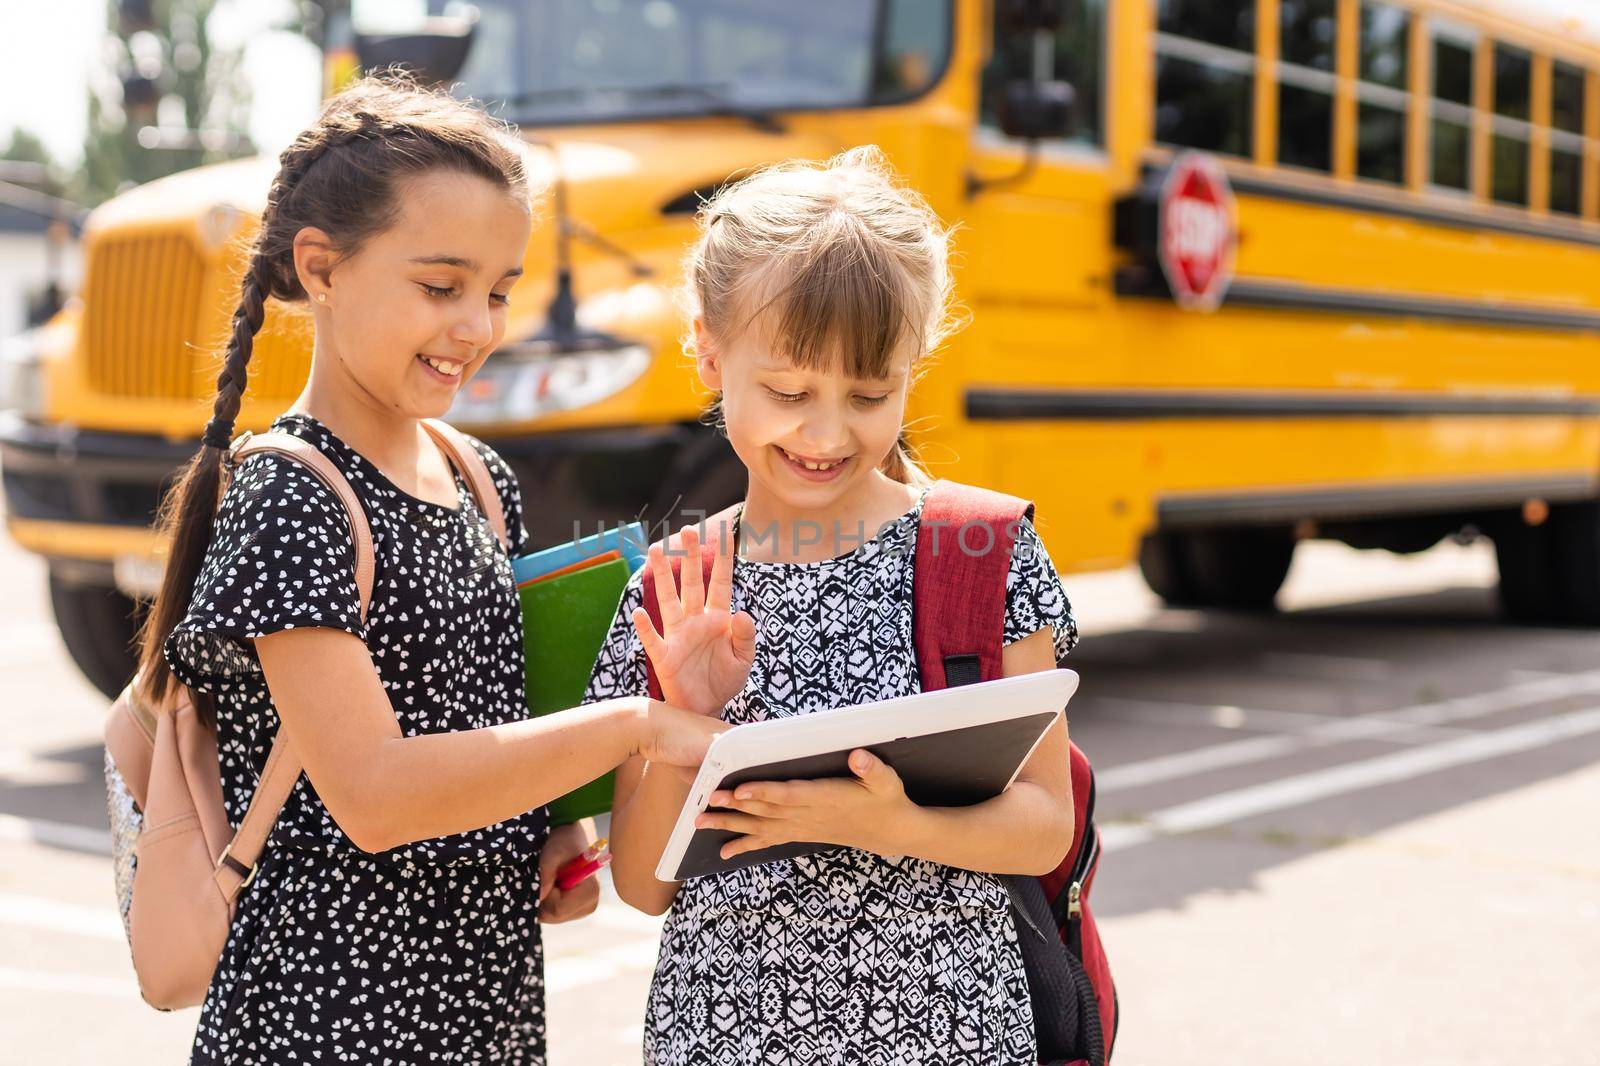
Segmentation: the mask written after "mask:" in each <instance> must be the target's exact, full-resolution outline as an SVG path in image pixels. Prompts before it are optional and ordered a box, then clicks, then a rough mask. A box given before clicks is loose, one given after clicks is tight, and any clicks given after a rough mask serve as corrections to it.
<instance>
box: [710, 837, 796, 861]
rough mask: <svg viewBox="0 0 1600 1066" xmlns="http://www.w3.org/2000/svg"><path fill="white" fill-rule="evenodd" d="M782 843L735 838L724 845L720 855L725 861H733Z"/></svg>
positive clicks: (759, 839) (757, 838)
mask: <svg viewBox="0 0 1600 1066" xmlns="http://www.w3.org/2000/svg"><path fill="white" fill-rule="evenodd" d="M781 843H782V841H780V840H763V839H762V838H761V837H753V836H742V837H735V838H734V839H732V840H730V841H728V842H727V843H726V844H724V845H722V851H721V852H720V854H721V856H722V857H723V859H731V858H733V857H734V856H736V855H743V854H744V853H745V852H747V851H761V850H763V849H764V848H775V847H777V846H778V845H779V844H781Z"/></svg>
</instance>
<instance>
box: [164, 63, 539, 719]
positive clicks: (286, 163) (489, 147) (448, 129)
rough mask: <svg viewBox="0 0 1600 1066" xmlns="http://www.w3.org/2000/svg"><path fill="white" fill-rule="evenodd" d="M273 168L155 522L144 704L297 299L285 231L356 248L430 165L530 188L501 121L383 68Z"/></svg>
mask: <svg viewBox="0 0 1600 1066" xmlns="http://www.w3.org/2000/svg"><path fill="white" fill-rule="evenodd" d="M278 164H279V166H278V173H277V175H276V176H275V177H274V178H273V180H272V186H271V188H270V189H269V190H268V193H267V202H266V207H265V209H264V210H263V211H262V214H261V228H260V231H259V232H258V233H257V235H256V238H255V242H254V244H253V245H252V247H251V249H250V253H249V258H248V260H247V261H246V266H245V270H244V275H243V277H242V278H241V280H240V284H239V305H238V307H237V308H236V309H235V310H234V313H233V319H232V326H231V329H230V331H229V334H228V340H227V345H226V348H225V350H224V352H223V359H222V369H221V371H220V372H219V373H218V375H217V396H216V400H215V402H214V403H213V404H212V412H211V420H210V421H209V422H207V423H206V427H205V431H204V433H203V434H202V435H201V438H200V440H201V445H200V450H199V451H198V453H197V454H196V455H195V457H194V458H193V459H192V460H191V461H190V462H189V465H188V466H187V467H186V468H185V469H184V472H183V474H182V476H181V478H180V479H179V481H178V482H177V483H176V484H175V485H174V486H173V488H172V490H171V491H170V492H169V493H168V494H167V496H166V498H165V500H164V501H163V503H162V507H161V513H160V516H159V518H158V519H157V528H158V530H159V532H160V533H161V534H162V535H163V536H164V537H165V538H166V539H167V540H168V542H169V543H168V555H167V564H166V570H165V573H164V574H163V576H162V581H161V590H160V592H159V593H157V595H156V598H155V601H154V603H153V604H152V605H151V607H150V610H149V612H148V613H147V614H146V616H145V620H144V624H143V625H142V626H141V627H140V631H139V637H138V645H139V688H140V691H141V694H142V695H143V696H144V698H146V699H150V700H162V699H165V698H166V697H167V695H168V692H169V690H170V689H171V687H172V684H173V676H172V671H171V668H170V667H169V666H168V665H167V661H166V658H165V656H164V653H163V648H164V645H165V643H166V640H167V637H168V636H169V635H170V634H171V633H172V630H173V629H174V628H176V626H177V625H178V623H179V622H180V621H182V620H183V617H184V615H185V614H187V613H188V610H189V601H190V599H191V598H192V597H193V595H194V585H195V580H196V578H197V577H198V576H199V573H200V569H201V566H202V564H203V563H204V561H205V555H206V550H207V549H208V548H209V547H210V545H211V538H212V530H213V527H214V525H215V521H216V511H217V507H218V505H219V504H220V502H221V497H222V493H223V492H224V491H225V489H226V487H227V486H226V479H225V477H224V466H225V463H224V459H225V456H226V454H227V451H228V446H229V444H230V442H231V440H232V438H233V431H234V423H235V421H236V420H237V419H238V416H239V407H240V403H241V402H242V400H243V398H244V391H245V388H246V387H247V385H248V383H249V377H248V370H249V365H250V355H251V352H252V349H253V348H254V346H255V336H256V334H257V332H259V331H260V329H261V324H262V322H263V321H264V319H265V318H266V309H267V300H268V299H269V298H275V299H278V300H281V301H285V302H290V301H299V300H304V299H305V298H306V291H305V288H304V286H302V285H301V283H300V279H299V276H298V274H297V272H296V270H295V264H294V239H295V235H296V234H298V233H299V232H300V231H301V230H303V229H305V228H306V227H308V226H309V227H315V228H317V229H320V230H323V231H324V232H325V233H327V234H328V236H329V237H330V239H331V240H332V242H333V244H334V246H335V248H336V250H337V252H338V254H339V255H340V256H342V257H348V256H351V255H354V254H356V253H357V252H358V251H360V249H361V247H362V246H363V245H364V244H365V243H366V242H367V241H368V240H370V239H371V238H372V237H373V236H375V235H376V234H378V233H381V232H383V231H384V230H385V229H387V228H388V227H389V226H391V225H392V224H394V222H395V221H396V220H397V219H398V218H399V216H400V206H401V205H400V201H399V192H400V189H399V185H400V182H401V181H402V180H404V179H408V178H412V177H416V176H418V175H420V174H423V173H426V172H429V171H433V170H438V169H444V170H454V171H458V172H461V173H465V174H471V175H476V176H478V177H482V178H484V179H486V180H488V181H490V182H492V183H494V184H495V185H496V186H498V187H500V188H503V189H505V190H507V191H508V192H510V193H512V194H514V195H519V196H523V197H526V196H527V195H528V178H527V174H526V171H525V170H524V167H523V162H522V153H521V150H520V148H519V146H518V144H517V141H516V138H515V135H514V133H513V131H512V130H511V128H510V127H508V126H507V125H505V124H504V123H502V122H500V121H499V120H497V119H493V118H491V117H489V116H488V115H487V114H485V113H484V112H483V111H481V110H479V109H478V108H476V107H474V106H472V105H470V104H469V103H465V102H463V101H461V100H457V99H455V98H454V97H451V96H449V95H448V94H446V93H443V92H439V91H434V90H429V89H423V88H419V87H417V86H416V85H415V84H413V83H411V82H409V81H408V80H406V79H404V78H403V77H399V76H396V75H393V74H385V75H380V76H374V77H368V78H364V79H362V80H361V81H358V82H356V83H355V84H354V85H352V86H350V87H349V88H347V89H345V90H344V91H343V92H340V93H339V94H338V95H336V96H333V97H331V98H330V99H329V100H328V101H327V103H326V104H325V105H324V106H323V109H322V113H321V115H319V116H318V118H317V121H316V122H315V123H313V124H312V125H311V126H310V127H308V128H307V129H306V130H305V131H303V132H302V133H301V134H300V135H299V136H298V137H296V138H295V139H294V142H293V143H292V144H290V145H289V147H288V148H286V149H284V151H283V154H282V155H280V156H279V157H278ZM194 697H195V707H196V710H197V711H199V713H200V715H201V717H202V718H203V719H205V720H207V721H209V722H214V721H215V705H214V703H213V701H212V700H211V698H210V697H209V694H207V693H202V692H197V693H194Z"/></svg>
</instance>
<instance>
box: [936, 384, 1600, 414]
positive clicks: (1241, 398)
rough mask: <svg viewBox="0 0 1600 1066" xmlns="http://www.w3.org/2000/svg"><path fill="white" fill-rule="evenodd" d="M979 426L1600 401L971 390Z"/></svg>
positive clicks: (1513, 410)
mask: <svg viewBox="0 0 1600 1066" xmlns="http://www.w3.org/2000/svg"><path fill="white" fill-rule="evenodd" d="M965 399H966V416H967V418H968V419H970V420H972V421H975V422H995V421H1022V420H1053V421H1097V422H1098V421H1147V420H1158V419H1160V420H1167V419H1184V420H1194V419H1228V420H1236V419H1253V420H1254V419H1284V418H1293V419H1322V418H1439V417H1462V416H1466V417H1504V416H1517V417H1551V416H1562V417H1595V416H1600V396H1578V397H1571V398H1556V397H1541V396H1451V395H1448V394H1444V393H1398V394H1396V393H1377V392H1374V393H1367V392H1347V391H1333V390H1328V391H1320V390H1299V391H1288V390H1274V389H1244V390H1236V391H1235V390H1228V391H1224V390H1213V389H983V388H977V389H968V390H967V392H966V397H965Z"/></svg>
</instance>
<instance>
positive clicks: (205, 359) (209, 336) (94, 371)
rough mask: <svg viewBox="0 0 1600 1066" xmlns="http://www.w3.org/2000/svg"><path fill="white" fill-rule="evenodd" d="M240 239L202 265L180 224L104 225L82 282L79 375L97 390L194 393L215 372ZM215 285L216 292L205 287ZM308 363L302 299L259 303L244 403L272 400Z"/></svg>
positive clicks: (205, 393) (209, 392)
mask: <svg viewBox="0 0 1600 1066" xmlns="http://www.w3.org/2000/svg"><path fill="white" fill-rule="evenodd" d="M245 252H246V246H244V245H239V246H237V247H235V248H231V249H230V250H229V253H228V254H227V255H226V257H225V259H224V261H223V263H222V264H220V265H211V264H208V263H207V262H206V260H205V259H204V257H203V256H202V255H201V252H200V249H199V247H198V246H197V245H196V244H195V242H194V240H193V239H192V238H191V237H190V236H189V235H187V234H185V233H148V232H146V233H133V234H107V235H105V236H103V237H101V238H100V239H99V240H97V241H96V242H95V243H94V245H93V247H92V249H91V250H90V253H89V268H88V273H87V277H86V280H85V285H84V337H85V342H86V343H85V348H86V356H87V370H88V382H89V386H90V388H91V389H93V390H94V391H95V392H97V393H99V394H100V395H103V396H115V397H127V398H138V399H150V400H203V401H207V402H209V401H210V400H211V398H212V396H213V395H214V394H215V391H214V390H215V387H216V386H215V382H216V378H217V372H218V370H219V369H220V368H221V358H222V353H223V351H224V348H225V345H226V342H227V339H228V330H229V327H230V325H231V318H232V314H233V308H234V306H235V301H236V300H237V299H238V290H237V288H235V286H236V285H237V284H238V282H237V279H238V277H239V276H240V273H241V272H242V267H243V264H242V262H240V261H239V259H238V257H241V256H243V255H244V254H245ZM218 285H222V286H224V287H225V289H226V291H221V290H215V289H214V287H215V286H218ZM310 366H311V319H310V315H309V314H308V313H307V310H306V308H305V307H304V305H303V304H302V305H300V306H293V305H289V306H285V305H283V304H280V303H278V301H276V300H270V301H268V303H267V314H266V320H265V322H263V323H262V328H261V332H260V333H259V334H257V336H256V338H255V344H254V350H253V352H252V356H251V359H250V364H249V368H248V374H249V385H248V388H247V391H246V395H245V400H246V402H247V403H261V404H269V405H282V404H285V403H287V402H289V401H291V400H293V399H294V398H295V397H296V396H298V395H299V393H300V390H301V389H302V388H303V387H304V385H305V381H306V375H307V373H308V371H309V370H310Z"/></svg>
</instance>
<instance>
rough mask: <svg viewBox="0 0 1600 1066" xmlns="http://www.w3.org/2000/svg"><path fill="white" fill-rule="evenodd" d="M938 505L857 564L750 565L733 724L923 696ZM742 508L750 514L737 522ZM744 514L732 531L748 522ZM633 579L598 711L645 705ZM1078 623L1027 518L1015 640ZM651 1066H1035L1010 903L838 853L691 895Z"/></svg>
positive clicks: (738, 592) (844, 559)
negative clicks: (921, 670)
mask: <svg viewBox="0 0 1600 1066" xmlns="http://www.w3.org/2000/svg"><path fill="white" fill-rule="evenodd" d="M926 501H927V493H926V492H924V493H923V495H922V497H921V498H920V499H919V500H918V501H917V503H916V505H915V506H913V507H912V508H911V509H910V510H909V511H907V512H906V513H905V514H903V515H901V516H900V517H899V518H896V519H895V520H894V521H892V522H889V523H887V524H885V526H884V527H883V528H882V529H881V530H879V532H878V534H877V536H875V537H872V538H871V539H869V540H867V541H866V542H865V543H864V544H862V545H861V546H860V547H859V548H857V549H856V550H855V551H853V552H851V553H849V554H847V555H841V556H838V557H837V558H834V559H827V560H823V561H821V562H814V563H769V562H757V561H751V560H747V559H743V558H739V559H736V560H735V563H734V567H733V601H732V606H733V609H734V610H735V611H740V610H743V611H749V612H750V614H751V615H752V616H753V617H754V618H755V621H756V630H757V636H756V658H755V664H754V665H753V666H752V668H751V670H750V677H749V679H748V680H747V681H746V682H745V686H744V689H743V690H742V691H741V692H740V693H739V695H737V696H736V697H734V699H733V701H732V702H730V703H729V704H728V705H727V707H725V708H724V709H723V712H722V717H723V719H724V720H726V721H728V722H732V723H734V724H736V725H739V724H744V723H747V722H759V721H765V720H768V719H773V718H786V717H791V716H794V715H801V714H810V713H812V712H814V711H819V710H825V709H827V708H831V707H842V706H848V705H850V704H853V703H866V702H869V701H872V700H883V699H890V698H893V697H896V696H905V695H909V694H911V693H913V692H918V691H920V690H921V687H922V686H921V681H920V679H919V677H918V674H917V663H916V655H915V654H914V648H913V640H912V633H913V627H912V617H911V606H912V578H913V576H914V574H913V570H914V568H913V566H912V563H913V560H914V559H915V556H916V543H917V532H918V528H919V525H920V518H921V514H922V507H923V504H924V503H926ZM741 513H742V509H741ZM738 521H739V516H738V514H736V515H735V517H734V519H733V522H734V526H735V528H737V525H738ZM643 573H644V571H643V570H640V571H638V572H637V573H635V574H634V575H633V577H632V579H631V580H630V581H629V582H628V585H627V587H626V589H625V590H624V592H623V595H622V603H621V605H620V606H619V607H618V609H617V614H616V617H615V619H614V620H613V622H612V626H611V630H610V632H609V634H608V635H607V638H606V643H605V645H604V646H603V647H602V648H601V651H600V656H599V660H598V661H597V662H596V663H595V666H594V671H593V674H592V675H591V677H590V679H589V688H588V692H587V694H586V695H585V697H584V699H585V702H588V701H592V700H601V699H608V698H612V697H616V696H632V695H642V694H644V693H645V692H646V691H647V682H646V672H645V662H646V658H645V651H644V646H643V645H642V644H641V643H640V641H639V635H638V633H637V632H636V631H635V630H634V627H633V623H632V621H631V617H632V614H633V611H634V609H635V608H636V607H638V606H639V605H640V604H641V603H642V602H643V601H642V595H643V591H642V578H643ZM1046 627H1049V628H1050V629H1051V631H1052V641H1053V648H1054V654H1055V657H1056V659H1057V660H1060V659H1061V658H1062V657H1064V656H1065V655H1066V654H1067V652H1068V651H1070V650H1071V649H1072V647H1073V646H1074V645H1075V644H1076V643H1077V640H1078V629H1077V624H1076V622H1075V621H1074V619H1073V615H1072V607H1071V604H1070V603H1068V601H1067V596H1066V593H1065V591H1064V590H1063V589H1062V587H1061V581H1060V578H1059V577H1058V576H1057V574H1056V571H1055V567H1054V566H1053V565H1052V563H1051V561H1050V556H1049V554H1048V553H1047V552H1046V551H1045V546H1044V542H1043V541H1042V540H1041V539H1040V538H1039V534H1038V532H1037V531H1036V530H1035V529H1034V527H1033V523H1032V522H1031V521H1029V520H1027V519H1024V520H1023V521H1022V522H1021V528H1020V530H1019V533H1018V536H1017V539H1016V544H1015V545H1014V547H1013V549H1012V555H1011V565H1010V569H1009V572H1008V573H1007V576H1006V610H1005V623H1004V633H1003V637H1002V639H1003V641H1004V643H1006V644H1011V643H1014V642H1015V641H1018V640H1021V639H1022V638H1023V637H1026V636H1028V635H1030V634H1032V633H1035V632H1037V631H1038V630H1041V629H1044V628H1046ZM644 1061H645V1062H646V1063H648V1064H651V1066H767V1064H772V1066H777V1064H791V1063H796V1064H797V1063H805V1064H806V1066H823V1064H832V1066H856V1064H859V1063H883V1064H889V1063H893V1064H896V1066H911V1064H928V1066H931V1064H935V1063H938V1064H941V1066H950V1064H954V1063H961V1064H964V1066H1033V1064H1034V1063H1036V1062H1037V1061H1038V1056H1037V1054H1036V1049H1035V1046H1034V1035H1033V1008H1032V1006H1031V1004H1030V1001H1029V997H1028V984H1027V975H1026V973H1025V972H1024V970H1023V965H1022V955H1021V950H1020V948H1019V946H1018V943H1017V934H1016V929H1015V926H1014V925H1013V923H1012V918H1011V911H1010V906H1009V900H1008V897H1007V895H1006V890H1005V888H1004V887H1003V886H1002V885H1001V883H1000V881H999V880H998V879H997V878H995V877H994V876H992V875H990V874H985V873H975V872H973V871H971V870H961V869H957V868H955V867H952V866H945V865H942V864H939V863H934V862H926V861H924V860H922V859H916V858H909V857H904V856H898V857H889V856H883V855H875V854H872V853H870V852H865V851H858V850H855V849H851V848H830V849H828V850H825V851H821V852H817V853H816V854H814V855H808V856H804V857H801V858H797V859H782V860H778V861H776V862H768V863H760V864H758V865H754V866H746V867H743V868H741V869H738V870H734V871H731V872H729V873H725V874H719V875H713V876H710V877H699V878H693V879H691V880H689V881H685V882H684V883H683V885H682V886H681V887H680V888H679V889H678V893H677V896H676V897H675V898H674V899H673V902H672V909H671V911H670V912H669V913H668V915H667V921H666V925H665V927H664V928H663V930H662V934H661V951H660V955H659V957H658V959H657V961H656V971H655V978H654V980H653V981H652V983H651V986H650V997H649V1002H648V1006H647V1008H646V1014H645V1032H644Z"/></svg>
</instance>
